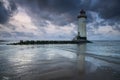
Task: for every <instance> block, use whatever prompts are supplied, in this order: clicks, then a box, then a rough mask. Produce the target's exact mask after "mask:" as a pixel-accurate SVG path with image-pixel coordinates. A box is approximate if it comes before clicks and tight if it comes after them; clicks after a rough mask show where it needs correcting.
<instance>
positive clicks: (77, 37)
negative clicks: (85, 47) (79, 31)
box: [73, 36, 87, 41]
mask: <svg viewBox="0 0 120 80" xmlns="http://www.w3.org/2000/svg"><path fill="white" fill-rule="evenodd" d="M73 41H87V38H86V37H80V36H76V37H74V38H73Z"/></svg>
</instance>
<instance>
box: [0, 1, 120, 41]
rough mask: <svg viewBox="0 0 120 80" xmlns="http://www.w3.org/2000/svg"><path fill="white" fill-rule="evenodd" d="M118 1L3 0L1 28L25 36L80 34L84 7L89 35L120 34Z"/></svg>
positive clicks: (1, 3)
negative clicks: (78, 30) (78, 31)
mask: <svg viewBox="0 0 120 80" xmlns="http://www.w3.org/2000/svg"><path fill="white" fill-rule="evenodd" d="M119 3H120V0H105V1H104V0H2V1H0V12H1V13H0V24H1V25H2V26H1V27H0V29H1V32H2V31H4V32H5V31H6V32H8V33H12V35H15V34H16V36H17V35H18V36H20V35H21V36H22V37H23V36H26V37H27V36H29V37H32V36H33V37H34V38H40V39H45V38H49V39H50V38H66V37H67V38H69V39H71V38H72V37H73V36H75V35H77V32H76V29H77V24H78V23H77V16H78V15H79V11H80V9H85V10H86V11H87V16H88V18H87V19H88V23H87V30H88V35H89V36H90V37H91V36H102V37H104V36H106V35H108V36H109V34H111V35H116V37H118V36H119V35H117V34H119V32H120V10H119ZM14 13H15V14H14ZM108 26H109V27H108ZM104 28H105V29H104ZM107 28H108V30H107ZM103 30H105V31H106V32H105V31H103ZM96 31H98V32H99V33H96ZM105 33H107V34H105ZM108 33H109V34H108ZM29 34H30V35H31V36H30V35H29ZM51 35H52V36H51ZM53 35H54V36H53ZM35 36H36V37H35Z"/></svg>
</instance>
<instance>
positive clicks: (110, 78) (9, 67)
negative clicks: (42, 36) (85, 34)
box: [0, 41, 120, 80]
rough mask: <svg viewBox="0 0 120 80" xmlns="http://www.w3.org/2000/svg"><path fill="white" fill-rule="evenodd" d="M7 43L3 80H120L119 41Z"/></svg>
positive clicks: (0, 49)
mask: <svg viewBox="0 0 120 80" xmlns="http://www.w3.org/2000/svg"><path fill="white" fill-rule="evenodd" d="M8 43H10V42H7V41H5V42H3V41H2V42H0V80H120V41H93V43H86V44H46V45H6V44H8Z"/></svg>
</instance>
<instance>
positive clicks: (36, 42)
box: [8, 40, 91, 45]
mask: <svg viewBox="0 0 120 80" xmlns="http://www.w3.org/2000/svg"><path fill="white" fill-rule="evenodd" d="M79 43H80V44H81V43H91V41H88V40H80V41H57V40H46V41H44V40H43V41H34V40H31V41H29V40H27V41H23V40H20V42H17V43H10V44H8V45H30V44H33V45H34V44H79Z"/></svg>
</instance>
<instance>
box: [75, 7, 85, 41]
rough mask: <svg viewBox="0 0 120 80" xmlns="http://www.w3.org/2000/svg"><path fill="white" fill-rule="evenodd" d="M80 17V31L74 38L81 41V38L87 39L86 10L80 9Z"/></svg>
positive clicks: (78, 17)
mask: <svg viewBox="0 0 120 80" xmlns="http://www.w3.org/2000/svg"><path fill="white" fill-rule="evenodd" d="M77 19H78V29H77V30H78V31H77V32H78V33H77V36H76V37H75V38H74V39H73V40H75V41H76V40H77V41H81V40H85V41H86V40H87V33H86V20H87V16H86V12H85V11H84V10H83V9H82V10H81V11H80V15H79V16H77Z"/></svg>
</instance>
